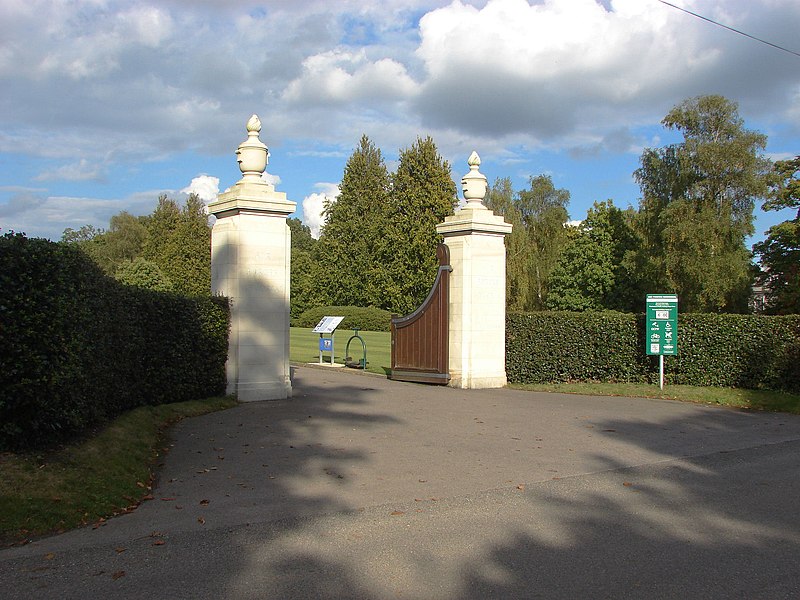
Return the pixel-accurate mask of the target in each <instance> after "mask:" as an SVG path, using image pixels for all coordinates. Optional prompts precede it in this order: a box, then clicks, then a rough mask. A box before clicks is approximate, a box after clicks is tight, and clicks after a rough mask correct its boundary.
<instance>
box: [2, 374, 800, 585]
mask: <svg viewBox="0 0 800 600" xmlns="http://www.w3.org/2000/svg"><path fill="white" fill-rule="evenodd" d="M294 390H295V397H294V398H293V399H291V400H289V401H280V402H266V403H257V404H248V405H241V406H238V407H236V408H234V409H231V410H229V411H225V412H223V413H217V414H213V415H207V416H205V417H199V418H196V419H190V420H187V421H184V422H183V423H181V424H180V425H179V426H178V427H177V429H176V430H175V432H174V436H173V443H172V448H171V450H170V452H169V453H168V455H167V456H166V459H165V464H164V466H163V467H162V469H161V471H160V475H159V481H158V485H157V488H156V489H155V490H154V496H155V499H154V500H152V501H149V502H146V503H144V504H143V505H142V506H141V507H140V508H139V509H138V510H137V511H135V512H134V513H131V514H129V515H125V516H123V517H120V518H117V519H112V520H111V521H109V522H108V523H107V525H106V526H104V527H100V528H98V529H91V528H87V529H83V530H79V531H74V532H70V533H67V534H64V535H60V536H55V537H52V538H48V539H44V540H40V541H37V542H35V543H32V544H29V545H27V546H24V547H19V548H11V549H5V550H2V551H0V590H2V595H3V597H4V598H81V599H85V598H120V599H124V598H171V599H172V598H187V599H188V598H192V599H196V598H365V599H384V598H432V599H433V598H442V599H456V598H458V599H460V598H570V599H572V598H648V599H650V598H700V597H702V598H797V597H800V569H798V565H799V564H800V558H799V557H800V510H798V509H800V417H797V416H790V415H780V414H766V413H758V412H746V411H733V410H728V409H721V408H712V407H706V406H699V405H692V404H683V403H678V402H671V401H660V400H642V399H629V398H596V397H588V396H567V395H559V394H544V393H530V392H519V391H513V390H492V391H465V390H453V389H449V388H436V387H428V386H420V385H415V384H406V383H398V382H391V381H387V380H385V379H383V378H379V377H370V376H367V375H361V374H355V373H353V372H351V371H348V372H341V371H333V370H329V369H313V368H297V369H295V370H294Z"/></svg>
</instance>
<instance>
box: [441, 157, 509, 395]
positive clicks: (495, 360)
mask: <svg viewBox="0 0 800 600" xmlns="http://www.w3.org/2000/svg"><path fill="white" fill-rule="evenodd" d="M469 165H470V172H469V173H467V175H465V176H464V178H463V179H462V186H463V188H464V198H465V199H466V200H467V204H466V206H465V207H464V208H463V209H462V210H459V211H458V212H457V213H456V214H455V215H453V216H450V217H446V218H445V221H444V223H441V224H439V225H437V226H436V231H437V232H438V233H440V234H442V235H443V236H444V243H445V244H446V245H447V247H448V248H449V249H450V266H451V267H452V268H453V271H452V273H451V274H450V383H449V385H450V386H451V387H456V388H474V389H477V388H495V387H503V386H504V385H506V383H507V380H506V348H505V339H506V338H505V332H506V323H505V317H506V248H505V244H504V241H503V238H504V237H505V235H506V234H508V233H510V232H511V225H510V224H508V223H506V222H505V221H504V220H503V217H500V216H497V215H495V214H494V213H492V211H490V210H488V209H487V208H486V207H485V206H484V205H483V204H482V202H481V200H482V199H483V198H484V196H485V195H486V177H485V176H484V175H482V174H481V173H480V172H479V171H478V167H479V166H480V158H479V157H478V155H477V153H475V152H473V153H472V155H471V156H470V158H469Z"/></svg>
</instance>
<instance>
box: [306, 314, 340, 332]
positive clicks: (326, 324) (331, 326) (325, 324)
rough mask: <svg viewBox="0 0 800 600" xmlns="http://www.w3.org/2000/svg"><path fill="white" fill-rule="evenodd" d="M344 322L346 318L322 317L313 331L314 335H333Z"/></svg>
mask: <svg viewBox="0 0 800 600" xmlns="http://www.w3.org/2000/svg"><path fill="white" fill-rule="evenodd" d="M343 320H344V317H322V320H321V321H320V322H319V323H317V326H316V327H314V329H313V330H312V331H313V332H314V333H333V332H334V331H336V328H337V327H338V326H339V323H341V322H342V321H343Z"/></svg>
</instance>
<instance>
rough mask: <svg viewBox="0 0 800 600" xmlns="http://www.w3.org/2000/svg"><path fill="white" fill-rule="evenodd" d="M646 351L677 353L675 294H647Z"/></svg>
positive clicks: (676, 303)
mask: <svg viewBox="0 0 800 600" xmlns="http://www.w3.org/2000/svg"><path fill="white" fill-rule="evenodd" d="M646 322H647V337H646V340H647V342H646V343H647V353H648V354H652V355H657V354H658V355H664V356H669V355H675V354H677V353H678V297H677V296H676V295H675V294H649V295H648V296H647V320H646Z"/></svg>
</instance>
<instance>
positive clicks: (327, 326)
mask: <svg viewBox="0 0 800 600" xmlns="http://www.w3.org/2000/svg"><path fill="white" fill-rule="evenodd" d="M343 320H344V317H323V318H322V320H321V321H320V322H319V323H317V326H316V327H314V329H313V332H314V333H318V334H319V364H322V353H323V352H330V353H331V365H333V364H334V356H335V355H334V353H333V336H334V335H335V334H336V328H337V327H338V326H339V323H341V322H342V321H343ZM325 334H330V336H331V337H329V338H326V337H323V336H324V335H325Z"/></svg>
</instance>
